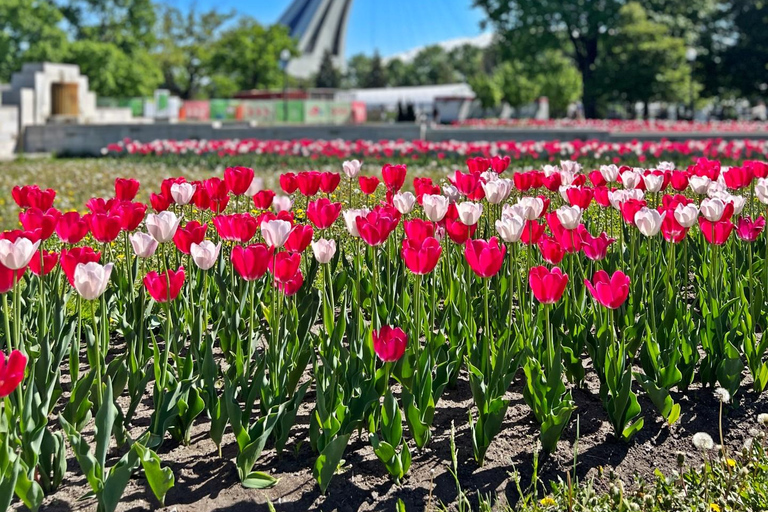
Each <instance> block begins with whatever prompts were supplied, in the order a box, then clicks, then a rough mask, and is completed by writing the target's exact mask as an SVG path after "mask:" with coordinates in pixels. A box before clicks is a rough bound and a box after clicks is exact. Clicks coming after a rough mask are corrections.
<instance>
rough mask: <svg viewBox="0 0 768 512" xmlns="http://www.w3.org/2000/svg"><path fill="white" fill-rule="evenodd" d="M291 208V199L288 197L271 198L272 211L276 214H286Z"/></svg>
mask: <svg viewBox="0 0 768 512" xmlns="http://www.w3.org/2000/svg"><path fill="white" fill-rule="evenodd" d="M291 208H293V199H291V198H290V197H288V196H275V197H273V198H272V209H273V210H275V212H276V213H280V212H288V211H290V210H291Z"/></svg>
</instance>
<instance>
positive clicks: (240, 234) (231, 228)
mask: <svg viewBox="0 0 768 512" xmlns="http://www.w3.org/2000/svg"><path fill="white" fill-rule="evenodd" d="M259 225H260V222H259V221H258V219H255V218H254V217H253V215H251V214H250V213H233V214H231V215H217V216H216V217H214V218H213V226H214V227H215V228H216V232H217V233H218V234H219V236H220V237H221V239H222V240H227V241H229V242H240V243H245V242H249V241H250V240H251V239H252V238H253V237H254V235H256V231H257V230H258V229H259Z"/></svg>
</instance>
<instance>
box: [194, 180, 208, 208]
mask: <svg viewBox="0 0 768 512" xmlns="http://www.w3.org/2000/svg"><path fill="white" fill-rule="evenodd" d="M192 184H193V185H194V186H195V193H194V194H193V195H192V204H194V205H195V206H196V207H198V208H199V209H200V210H207V209H209V208H210V207H211V197H210V196H209V195H208V190H206V188H205V184H204V183H203V182H202V181H195V182H192Z"/></svg>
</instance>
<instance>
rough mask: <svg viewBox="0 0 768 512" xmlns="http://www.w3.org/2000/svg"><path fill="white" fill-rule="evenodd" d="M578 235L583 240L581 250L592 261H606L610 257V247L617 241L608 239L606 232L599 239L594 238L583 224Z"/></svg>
mask: <svg viewBox="0 0 768 512" xmlns="http://www.w3.org/2000/svg"><path fill="white" fill-rule="evenodd" d="M578 233H579V238H580V239H581V249H582V250H583V251H584V255H585V256H586V257H587V258H589V259H591V260H592V261H601V260H604V259H605V257H606V256H607V255H608V247H609V246H610V245H611V244H612V243H613V242H615V241H616V240H615V239H613V238H608V235H607V234H606V233H604V232H603V233H600V235H598V236H597V237H594V236H592V234H591V233H590V232H589V231H587V228H586V227H584V225H583V224H582V225H581V226H579V228H578Z"/></svg>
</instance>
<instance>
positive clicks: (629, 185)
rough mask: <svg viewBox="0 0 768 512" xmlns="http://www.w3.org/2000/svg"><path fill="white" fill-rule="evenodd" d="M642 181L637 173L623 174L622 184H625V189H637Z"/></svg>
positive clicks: (625, 172)
mask: <svg viewBox="0 0 768 512" xmlns="http://www.w3.org/2000/svg"><path fill="white" fill-rule="evenodd" d="M641 179H642V176H641V175H640V174H639V173H637V172H635V171H624V172H623V173H621V182H622V183H623V184H624V188H625V189H633V188H637V186H638V185H639V184H640V180H641Z"/></svg>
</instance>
